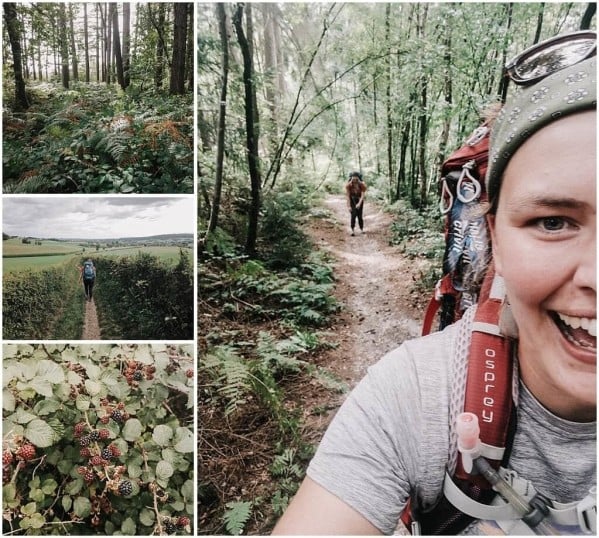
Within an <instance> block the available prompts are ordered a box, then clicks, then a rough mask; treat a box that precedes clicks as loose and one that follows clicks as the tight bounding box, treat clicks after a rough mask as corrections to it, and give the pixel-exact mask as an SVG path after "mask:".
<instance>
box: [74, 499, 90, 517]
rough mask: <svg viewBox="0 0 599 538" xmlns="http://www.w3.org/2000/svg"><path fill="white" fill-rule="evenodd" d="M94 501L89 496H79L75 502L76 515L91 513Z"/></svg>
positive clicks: (82, 515) (84, 515) (83, 515)
mask: <svg viewBox="0 0 599 538" xmlns="http://www.w3.org/2000/svg"><path fill="white" fill-rule="evenodd" d="M91 510H92V503H91V502H90V500H89V499H88V498H87V497H77V498H76V499H75V502H74V503H73V511H74V512H75V515H76V516H79V517H87V516H89V514H90V513H91Z"/></svg>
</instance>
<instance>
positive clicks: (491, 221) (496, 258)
mask: <svg viewBox="0 0 599 538" xmlns="http://www.w3.org/2000/svg"><path fill="white" fill-rule="evenodd" d="M495 219H496V216H495V215H494V214H491V213H489V214H487V227H488V228H489V232H490V234H491V249H492V253H493V263H494V265H495V272H496V273H497V274H498V275H501V267H502V265H501V256H500V255H499V249H498V248H497V241H496V235H497V232H496V229H495Z"/></svg>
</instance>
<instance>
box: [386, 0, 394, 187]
mask: <svg viewBox="0 0 599 538" xmlns="http://www.w3.org/2000/svg"><path fill="white" fill-rule="evenodd" d="M390 33H391V4H390V3H387V5H386V7H385V47H386V48H387V60H386V62H387V66H386V67H387V80H386V83H387V84H386V88H385V96H386V99H387V103H386V105H387V179H388V182H389V196H391V190H392V185H393V176H394V170H393V117H392V114H391V41H390Z"/></svg>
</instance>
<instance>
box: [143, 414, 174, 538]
mask: <svg viewBox="0 0 599 538" xmlns="http://www.w3.org/2000/svg"><path fill="white" fill-rule="evenodd" d="M165 405H166V404H165ZM167 409H168V407H167ZM139 448H140V451H141V456H142V458H143V460H144V469H145V471H146V472H148V473H149V471H150V467H149V466H148V453H147V452H146V449H145V448H144V447H143V446H140V447H139ZM152 497H153V498H154V502H153V504H154V513H155V514H156V521H157V523H158V526H157V528H156V530H157V531H158V534H159V535H160V536H162V519H161V517H160V509H159V508H158V495H156V489H154V488H153V489H152Z"/></svg>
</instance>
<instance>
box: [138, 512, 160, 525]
mask: <svg viewBox="0 0 599 538" xmlns="http://www.w3.org/2000/svg"><path fill="white" fill-rule="evenodd" d="M154 521H156V515H155V514H154V511H153V510H148V509H147V508H142V510H141V512H140V513H139V522H140V523H141V524H142V525H145V526H146V527H152V526H153V525H154Z"/></svg>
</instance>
